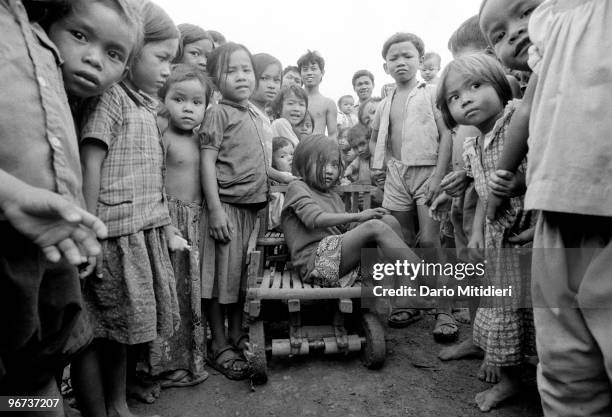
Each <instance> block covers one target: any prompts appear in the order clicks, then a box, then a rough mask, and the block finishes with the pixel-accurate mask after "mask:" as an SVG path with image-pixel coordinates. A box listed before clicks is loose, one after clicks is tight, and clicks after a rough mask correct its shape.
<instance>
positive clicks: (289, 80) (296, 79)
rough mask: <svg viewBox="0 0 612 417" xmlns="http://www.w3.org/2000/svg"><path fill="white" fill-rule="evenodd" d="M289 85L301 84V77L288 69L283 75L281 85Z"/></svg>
mask: <svg viewBox="0 0 612 417" xmlns="http://www.w3.org/2000/svg"><path fill="white" fill-rule="evenodd" d="M290 85H297V86H298V87H301V86H302V77H300V74H299V73H298V72H297V71H289V72H287V73H286V74H285V75H283V87H288V86H290Z"/></svg>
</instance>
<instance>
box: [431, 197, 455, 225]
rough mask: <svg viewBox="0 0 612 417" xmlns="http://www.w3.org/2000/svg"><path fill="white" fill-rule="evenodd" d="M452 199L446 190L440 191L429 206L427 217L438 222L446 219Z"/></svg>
mask: <svg viewBox="0 0 612 417" xmlns="http://www.w3.org/2000/svg"><path fill="white" fill-rule="evenodd" d="M452 201H453V200H452V198H451V196H449V195H448V194H446V192H442V193H440V195H438V196H437V197H436V198H435V200H434V201H433V203H431V206H430V207H429V217H431V218H432V219H434V220H435V221H438V222H441V221H444V220H446V219H447V218H448V212H449V210H450V206H451V203H452Z"/></svg>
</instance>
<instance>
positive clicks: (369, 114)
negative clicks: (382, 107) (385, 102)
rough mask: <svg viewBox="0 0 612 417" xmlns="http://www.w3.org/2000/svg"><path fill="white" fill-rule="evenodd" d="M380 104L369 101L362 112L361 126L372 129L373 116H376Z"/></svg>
mask: <svg viewBox="0 0 612 417" xmlns="http://www.w3.org/2000/svg"><path fill="white" fill-rule="evenodd" d="M379 103H380V102H374V101H370V102H369V103H367V104H366V105H365V106H366V107H365V109H364V111H363V120H362V122H363V124H364V125H366V126H367V127H370V128H371V127H372V122H373V121H374V115H375V114H376V109H378V104H379Z"/></svg>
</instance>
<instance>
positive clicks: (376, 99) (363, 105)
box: [357, 97, 382, 126]
mask: <svg viewBox="0 0 612 417" xmlns="http://www.w3.org/2000/svg"><path fill="white" fill-rule="evenodd" d="M381 101H382V98H380V97H370V98H369V99H367V100H366V101H364V102H363V103H361V104H360V105H359V110H358V111H357V120H359V123H361V124H362V125H364V126H365V125H366V124H365V123H364V122H363V116H364V112H365V108H366V106H367V105H368V104H369V103H379V102H381Z"/></svg>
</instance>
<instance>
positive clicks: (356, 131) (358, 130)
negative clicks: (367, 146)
mask: <svg viewBox="0 0 612 417" xmlns="http://www.w3.org/2000/svg"><path fill="white" fill-rule="evenodd" d="M369 136H370V129H368V127H367V126H364V125H362V124H361V123H357V124H356V125H354V126H351V127H350V128H349V130H348V134H347V138H346V139H347V140H348V142H349V143H350V144H351V145H352V144H353V141H354V140H357V139H360V138H362V137H365V138H366V140H368V139H369Z"/></svg>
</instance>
